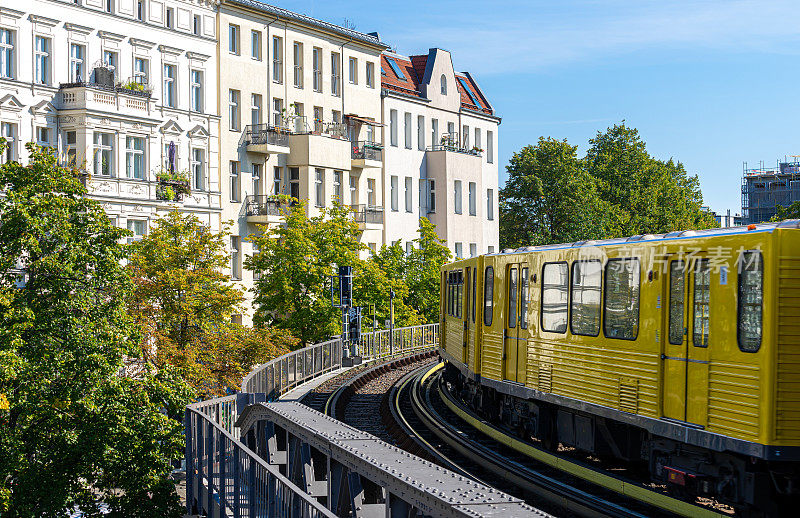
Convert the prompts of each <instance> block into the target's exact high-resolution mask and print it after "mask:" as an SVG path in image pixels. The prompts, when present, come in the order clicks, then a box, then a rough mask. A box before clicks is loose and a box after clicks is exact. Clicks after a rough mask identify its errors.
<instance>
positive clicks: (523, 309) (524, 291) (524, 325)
mask: <svg viewBox="0 0 800 518" xmlns="http://www.w3.org/2000/svg"><path fill="white" fill-rule="evenodd" d="M520 282H521V283H522V286H521V290H520V291H521V293H520V300H519V304H520V308H519V327H520V328H521V329H528V298H529V296H528V295H529V293H528V291H529V290H528V268H527V267H525V268H522V270H520Z"/></svg>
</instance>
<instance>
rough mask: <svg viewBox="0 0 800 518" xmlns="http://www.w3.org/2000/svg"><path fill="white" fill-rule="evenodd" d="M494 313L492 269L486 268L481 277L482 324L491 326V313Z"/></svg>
mask: <svg viewBox="0 0 800 518" xmlns="http://www.w3.org/2000/svg"><path fill="white" fill-rule="evenodd" d="M493 311H494V268H492V267H491V266H487V267H486V273H485V274H484V276H483V324H484V325H487V326H490V325H492V317H493V316H494V315H493V314H492V313H493Z"/></svg>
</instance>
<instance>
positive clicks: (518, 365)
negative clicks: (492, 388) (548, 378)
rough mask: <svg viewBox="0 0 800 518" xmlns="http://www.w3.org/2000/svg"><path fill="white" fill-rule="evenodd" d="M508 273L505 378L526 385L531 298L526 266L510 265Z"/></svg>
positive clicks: (522, 264) (504, 349)
mask: <svg viewBox="0 0 800 518" xmlns="http://www.w3.org/2000/svg"><path fill="white" fill-rule="evenodd" d="M506 268H507V270H506V279H507V280H508V282H507V284H506V285H507V291H506V322H505V333H504V334H505V339H504V348H503V377H504V379H506V380H508V381H514V382H517V383H523V384H524V383H525V374H526V372H527V368H526V366H527V360H528V337H529V336H530V333H529V330H528V298H529V297H528V295H529V291H530V290H529V284H528V283H529V269H528V265H527V263H514V264H510V265H508V266H507V267H506Z"/></svg>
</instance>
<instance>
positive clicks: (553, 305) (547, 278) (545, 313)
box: [542, 263, 569, 333]
mask: <svg viewBox="0 0 800 518" xmlns="http://www.w3.org/2000/svg"><path fill="white" fill-rule="evenodd" d="M568 299H569V269H568V268H567V263H545V264H544V266H543V267H542V329H543V330H544V331H549V332H551V333H566V332H567V311H568V306H567V301H568Z"/></svg>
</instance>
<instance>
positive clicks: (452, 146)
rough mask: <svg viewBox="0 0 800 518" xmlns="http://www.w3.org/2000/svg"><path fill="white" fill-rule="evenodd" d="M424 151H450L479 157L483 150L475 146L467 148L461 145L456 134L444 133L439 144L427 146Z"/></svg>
mask: <svg viewBox="0 0 800 518" xmlns="http://www.w3.org/2000/svg"><path fill="white" fill-rule="evenodd" d="M426 151H452V152H453V153H461V154H463V155H472V156H481V155H483V150H482V149H480V148H479V147H477V146H473V147H469V146H467V145H464V144H462V143H461V139H459V137H458V133H445V134H444V135H442V138H441V141H440V142H439V144H434V145H432V146H428V147H427V148H426Z"/></svg>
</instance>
